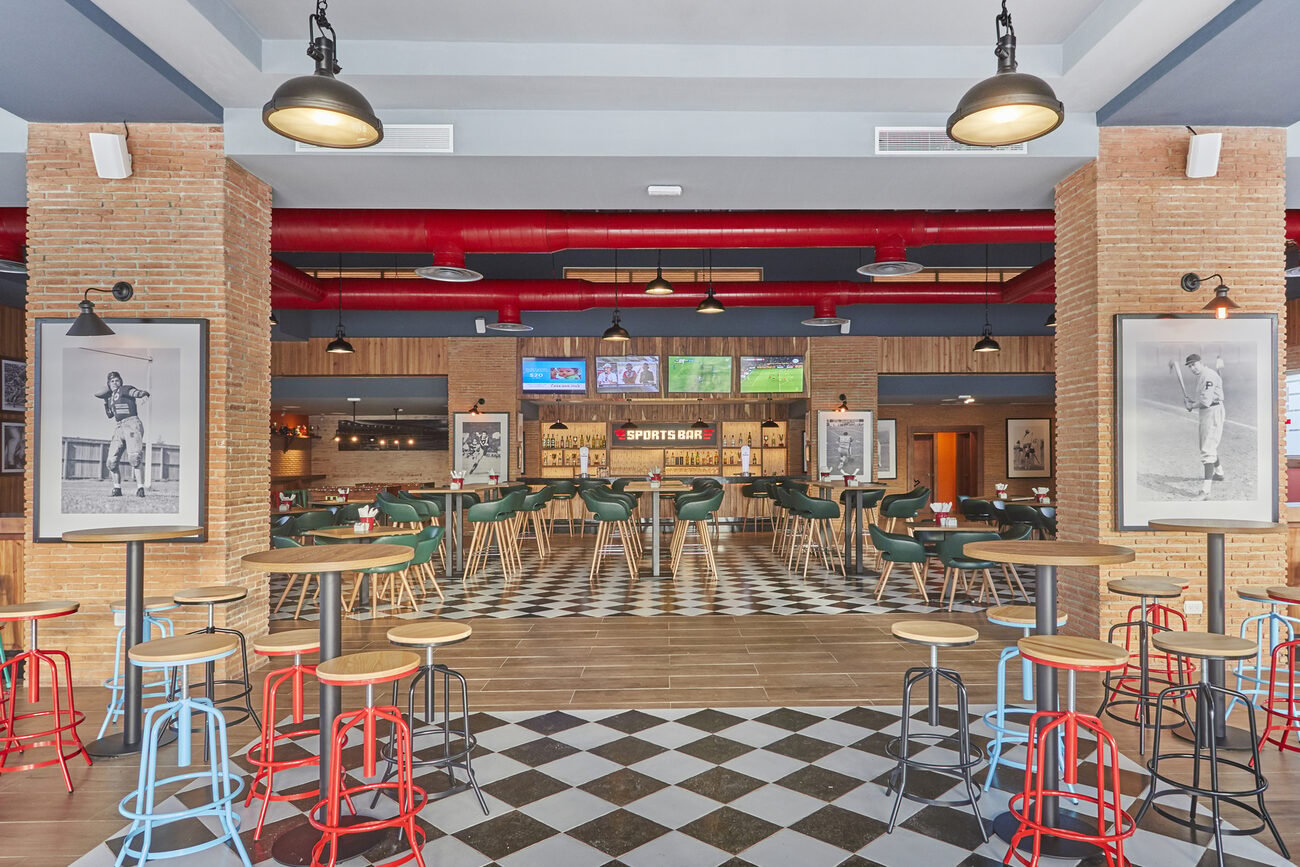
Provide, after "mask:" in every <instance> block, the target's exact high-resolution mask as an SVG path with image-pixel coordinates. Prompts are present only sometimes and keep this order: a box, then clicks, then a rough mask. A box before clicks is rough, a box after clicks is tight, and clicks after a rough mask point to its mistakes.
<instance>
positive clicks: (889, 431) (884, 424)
mask: <svg viewBox="0 0 1300 867" xmlns="http://www.w3.org/2000/svg"><path fill="white" fill-rule="evenodd" d="M896 478H898V419H896V418H882V419H880V420H879V421H878V422H876V479H877V480H884V479H896Z"/></svg>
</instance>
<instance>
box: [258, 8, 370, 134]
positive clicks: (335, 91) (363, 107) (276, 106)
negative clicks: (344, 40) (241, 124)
mask: <svg viewBox="0 0 1300 867" xmlns="http://www.w3.org/2000/svg"><path fill="white" fill-rule="evenodd" d="M326 5H327V3H326V0H316V12H315V13H314V14H312V15H311V16H310V17H309V18H308V25H307V33H308V40H309V44H308V46H307V56H308V57H310V58H311V59H312V60H314V61H316V71H315V72H314V73H312V74H311V75H300V76H298V77H297V78H291V79H289V80H288V81H286V82H285V83H284V84H281V85H280V86H279V87H278V88H276V90H275V94H274V95H273V96H272V97H271V101H270V102H268V103H267V104H266V105H264V106H263V107H262V123H264V124H266V125H267V126H268V127H269V128H270V129H272V130H273V131H275V132H277V133H279V134H280V135H282V136H284V137H285V138H289V139H293V140H294V141H300V142H303V143H304V144H310V145H317V146H318V147H326V148H365V147H370V146H371V145H373V144H378V143H379V142H380V141H382V140H383V138H384V125H383V124H382V123H381V122H380V121H379V118H378V117H376V116H375V110H374V109H373V108H371V107H370V103H369V102H368V101H367V100H366V98H365V97H364V96H362V95H361V91H359V90H357V89H356V88H355V87H353V86H351V85H350V84H344V83H343V82H341V81H339V80H338V79H337V78H335V77H334V76H335V75H336V74H338V73H339V72H340V71H341V70H342V67H341V66H339V64H338V60H337V51H336V42H337V38H338V37H337V36H336V35H335V33H334V28H333V26H331V25H330V23H329V19H327V18H326V17H325V7H326Z"/></svg>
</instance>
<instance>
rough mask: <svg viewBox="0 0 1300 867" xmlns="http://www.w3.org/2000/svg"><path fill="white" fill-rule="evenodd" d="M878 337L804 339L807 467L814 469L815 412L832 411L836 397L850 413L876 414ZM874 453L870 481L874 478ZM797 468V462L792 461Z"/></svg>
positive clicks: (836, 403) (815, 467)
mask: <svg viewBox="0 0 1300 867" xmlns="http://www.w3.org/2000/svg"><path fill="white" fill-rule="evenodd" d="M879 370H880V338H879V337H845V336H840V337H813V338H810V339H809V340H808V424H807V432H808V467H809V470H810V471H813V472H815V471H816V470H817V413H818V411H819V410H833V409H835V407H837V406H839V404H840V395H841V394H843V395H845V397H846V398H847V401H846V402H847V403H848V405H849V409H850V410H852V411H854V412H859V411H867V410H870V411H871V412H875V411H876V396H877V394H878V393H879V390H878V388H877V384H876V377H877V374H878V372H879ZM875 459H876V458H875V454H874V449H873V454H872V456H871V460H872V471H871V475H872V478H875V474H876V471H875ZM793 463H794V464H795V466H797V462H793Z"/></svg>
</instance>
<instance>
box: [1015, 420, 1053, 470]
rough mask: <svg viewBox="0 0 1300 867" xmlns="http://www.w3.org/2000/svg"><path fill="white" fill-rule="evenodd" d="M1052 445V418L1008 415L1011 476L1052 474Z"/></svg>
mask: <svg viewBox="0 0 1300 867" xmlns="http://www.w3.org/2000/svg"><path fill="white" fill-rule="evenodd" d="M1052 448H1053V446H1052V420H1051V419H1050V418H1009V419H1007V478H1008V479H1046V478H1051V475H1052V459H1053V457H1054V456H1053V454H1052Z"/></svg>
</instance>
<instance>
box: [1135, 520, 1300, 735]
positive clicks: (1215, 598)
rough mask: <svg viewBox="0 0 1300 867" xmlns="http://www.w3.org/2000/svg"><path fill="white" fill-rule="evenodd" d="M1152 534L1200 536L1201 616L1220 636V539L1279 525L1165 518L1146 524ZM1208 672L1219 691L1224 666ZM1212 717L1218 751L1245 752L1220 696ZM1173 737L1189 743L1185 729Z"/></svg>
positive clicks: (1213, 663)
mask: <svg viewBox="0 0 1300 867" xmlns="http://www.w3.org/2000/svg"><path fill="white" fill-rule="evenodd" d="M1147 526H1149V527H1150V528H1151V529H1153V530H1165V531H1167V532H1171V533H1204V534H1205V540H1206V541H1205V547H1206V569H1205V614H1206V620H1207V621H1208V625H1209V631H1210V632H1217V633H1218V634H1219V635H1223V634H1224V630H1225V629H1226V628H1227V622H1226V621H1227V612H1226V608H1227V602H1226V598H1225V597H1226V591H1225V589H1224V578H1223V571H1224V570H1223V564H1224V539H1223V537H1224V536H1225V535H1227V534H1228V533H1253V534H1260V533H1280V532H1282V530H1283V529H1284V528H1285V525H1283V524H1276V523H1274V522H1272V521H1236V520H1231V519H1223V520H1208V519H1206V518H1166V519H1161V520H1157V521H1150V522H1148V524H1147ZM1205 665H1206V666H1207V667H1208V669H1209V674H1210V683H1212V684H1214V685H1215V686H1217V687H1219V688H1222V687H1223V685H1224V683H1225V682H1226V680H1227V678H1226V676H1225V674H1226V672H1225V668H1226V664H1225V663H1224V661H1223V660H1222V659H1209V660H1206V661H1205ZM1214 704H1215V709H1216V711H1217V712H1216V713H1215V715H1214V740H1215V745H1216V746H1217V747H1218V748H1219V749H1221V750H1248V749H1250V748H1251V747H1252V746H1253V744H1252V743H1251V740H1250V732H1248V731H1246V730H1245V729H1240V728H1237V727H1236V726H1230V725H1228V722H1227V720H1226V719H1224V704H1225V703H1224V699H1223V695H1222V694H1219V693H1216V694H1215V697H1214ZM1174 734H1176V735H1178V736H1179V737H1181V738H1183V739H1184V740H1191V739H1192V732H1191V730H1190V729H1189V728H1187V727H1186V726H1183V727H1182V728H1177V729H1174Z"/></svg>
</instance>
